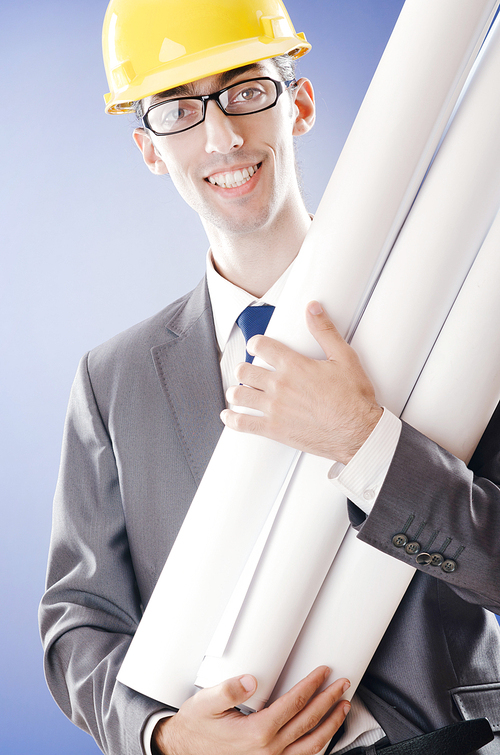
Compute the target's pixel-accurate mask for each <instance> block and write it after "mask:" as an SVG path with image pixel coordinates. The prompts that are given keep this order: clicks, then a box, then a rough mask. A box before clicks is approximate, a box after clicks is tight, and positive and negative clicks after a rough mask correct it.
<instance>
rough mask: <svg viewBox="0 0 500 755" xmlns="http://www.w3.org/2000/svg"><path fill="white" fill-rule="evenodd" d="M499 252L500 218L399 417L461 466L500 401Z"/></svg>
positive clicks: (489, 235)
mask: <svg viewBox="0 0 500 755" xmlns="http://www.w3.org/2000/svg"><path fill="white" fill-rule="evenodd" d="M499 252H500V213H499V214H497V216H496V218H495V222H494V223H493V225H492V227H491V230H490V232H489V233H488V235H487V237H486V239H485V241H484V244H483V246H482V248H481V251H480V253H479V255H478V257H477V259H476V261H475V262H474V265H473V267H472V270H471V271H470V273H469V275H468V276H467V279H466V281H465V283H464V286H463V288H462V290H461V291H460V294H459V295H458V297H457V300H456V302H455V305H454V306H453V309H452V310H451V312H450V314H449V316H448V318H447V320H446V323H445V325H444V327H443V330H442V331H441V333H440V335H439V338H438V340H437V343H436V345H435V346H434V348H433V350H432V352H431V354H430V356H429V359H428V361H427V363H426V365H425V367H424V369H423V371H422V374H421V375H420V378H419V380H418V383H417V385H416V386H415V389H414V391H413V393H412V395H411V396H410V398H409V400H408V403H407V405H406V407H405V410H404V413H403V418H404V419H405V420H406V422H408V423H409V424H410V425H413V426H414V427H416V428H417V429H418V430H420V431H421V432H422V433H424V435H427V436H428V437H429V438H432V439H433V440H435V441H436V443H439V445H441V446H442V447H443V448H446V449H447V450H448V451H451V453H453V454H454V455H455V456H457V457H458V458H459V459H462V460H463V461H465V462H468V461H469V459H470V457H471V455H472V453H473V451H474V449H475V447H476V446H477V444H478V442H479V440H480V438H481V435H482V433H483V431H484V428H485V427H486V425H487V423H488V421H489V419H490V417H491V415H492V414H493V411H494V410H495V407H496V405H497V404H498V402H499V401H500V337H499V334H498V323H500V295H499V288H500V253H499ZM443 397H445V398H446V400H444V399H443Z"/></svg>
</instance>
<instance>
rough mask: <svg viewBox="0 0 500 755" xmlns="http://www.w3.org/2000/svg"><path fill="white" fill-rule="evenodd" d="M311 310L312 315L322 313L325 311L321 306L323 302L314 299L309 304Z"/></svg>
mask: <svg viewBox="0 0 500 755" xmlns="http://www.w3.org/2000/svg"><path fill="white" fill-rule="evenodd" d="M309 312H310V313H311V314H312V315H320V314H322V312H323V307H322V306H321V304H320V303H319V301H312V302H311V303H310V304H309Z"/></svg>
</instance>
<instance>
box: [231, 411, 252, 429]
mask: <svg viewBox="0 0 500 755" xmlns="http://www.w3.org/2000/svg"><path fill="white" fill-rule="evenodd" d="M247 421H248V418H247V415H246V414H239V413H238V412H235V414H234V419H233V422H234V425H233V426H234V429H235V430H240V431H242V430H245V429H246V423H247Z"/></svg>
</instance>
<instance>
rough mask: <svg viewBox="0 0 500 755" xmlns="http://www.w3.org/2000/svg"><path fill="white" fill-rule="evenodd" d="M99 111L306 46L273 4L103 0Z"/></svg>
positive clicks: (275, 0) (126, 106) (127, 106)
mask: <svg viewBox="0 0 500 755" xmlns="http://www.w3.org/2000/svg"><path fill="white" fill-rule="evenodd" d="M102 42H103V54H104V66H105V68H106V76H107V78H108V84H109V89H110V93H109V94H105V95H104V100H105V102H106V112H107V113H124V112H130V111H131V110H133V106H132V103H133V102H134V101H135V100H141V99H142V98H143V97H147V96H148V95H151V94H155V93H156V92H162V91H163V90H165V89H171V88H173V87H176V86H180V85H181V84H186V83H187V82H189V81H196V79H202V78H203V77H205V76H211V75H213V74H217V73H221V72H222V71H227V70H230V69H232V68H239V67H240V66H244V65H248V64H249V63H256V62H257V61H258V60H265V59H266V58H273V57H275V56H277V55H283V54H284V53H288V54H290V55H291V56H292V57H293V58H299V57H300V56H301V55H305V53H306V52H309V50H310V49H311V45H310V44H309V43H308V42H307V40H306V38H305V36H304V34H302V33H298V34H296V33H295V29H294V28H293V25H292V22H291V20H290V17H289V15H288V13H287V11H286V8H285V6H284V5H283V3H282V2H281V0H111V2H110V4H109V6H108V9H107V11H106V16H105V18H104V26H103V30H102Z"/></svg>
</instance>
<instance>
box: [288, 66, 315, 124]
mask: <svg viewBox="0 0 500 755" xmlns="http://www.w3.org/2000/svg"><path fill="white" fill-rule="evenodd" d="M294 95H295V123H294V126H293V135H294V136H300V135H301V134H306V133H307V132H308V131H309V130H310V129H311V128H312V127H313V124H314V121H315V118H316V106H315V104H314V90H313V87H312V84H311V82H310V81H309V79H299V80H298V81H297V84H296V86H295V90H294Z"/></svg>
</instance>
